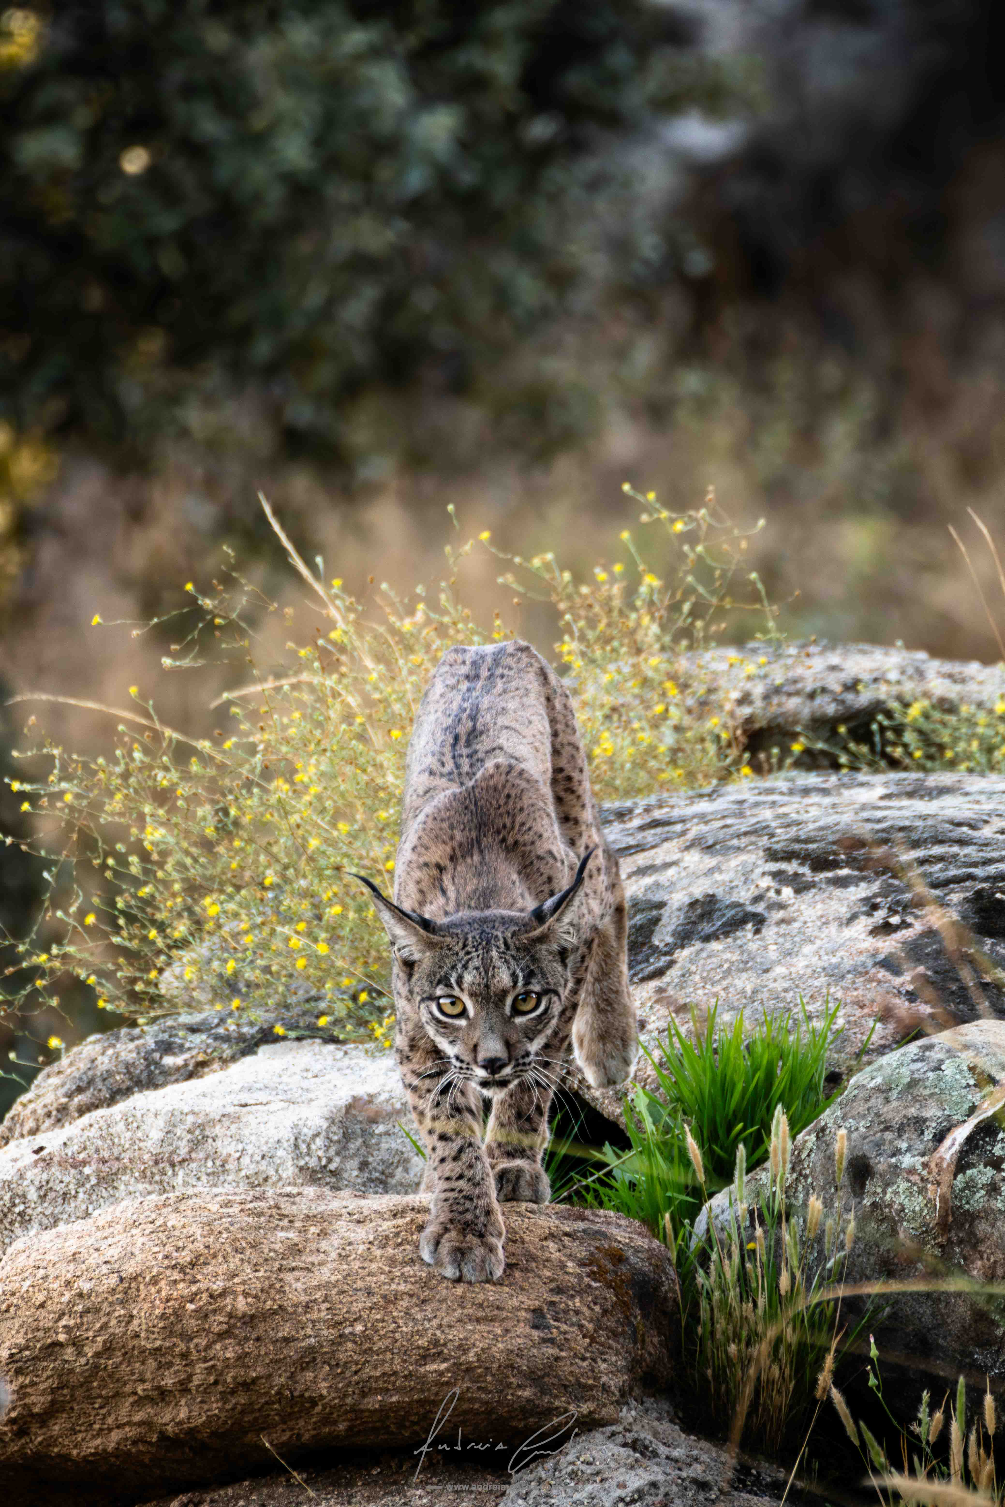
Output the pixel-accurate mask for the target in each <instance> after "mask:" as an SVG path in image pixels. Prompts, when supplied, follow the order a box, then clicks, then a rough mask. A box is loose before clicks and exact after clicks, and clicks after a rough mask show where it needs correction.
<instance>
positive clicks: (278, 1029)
mask: <svg viewBox="0 0 1005 1507" xmlns="http://www.w3.org/2000/svg"><path fill="white" fill-rule="evenodd" d="M272 1029H273V1031H274V1032H275V1033H276V1035H277V1036H285V1035H286V1027H285V1026H273V1027H272Z"/></svg>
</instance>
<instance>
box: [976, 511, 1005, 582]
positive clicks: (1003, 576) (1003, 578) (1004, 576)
mask: <svg viewBox="0 0 1005 1507" xmlns="http://www.w3.org/2000/svg"><path fill="white" fill-rule="evenodd" d="M967 512H968V513H969V514H970V516H971V518H972V519H973V520H974V522H975V523H976V525H977V527H978V528H979V529H980V531H981V533H982V534H983V535H984V538H985V540H986V541H987V546H988V549H989V550H990V551H991V558H992V560H993V561H994V562H995V566H996V567H997V570H998V585H999V586H1000V587H1001V589H1002V596H1003V597H1005V570H1003V569H1002V562H1001V560H1000V559H999V558H998V551H997V549H996V548H995V541H994V540H993V539H992V537H991V534H990V532H989V530H988V526H987V524H986V523H985V522H984V519H983V518H981V517H979V515H978V514H977V513H975V512H974V510H973V508H967Z"/></svg>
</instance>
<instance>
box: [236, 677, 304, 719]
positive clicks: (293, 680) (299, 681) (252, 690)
mask: <svg viewBox="0 0 1005 1507" xmlns="http://www.w3.org/2000/svg"><path fill="white" fill-rule="evenodd" d="M317 678H318V677H317V676H316V675H285V676H283V678H282V679H280V680H256V681H255V682H254V683H253V684H252V685H242V686H237V687H236V688H235V689H234V690H233V691H224V693H223V695H222V696H217V698H216V700H215V701H211V702H210V703H209V709H210V711H211V712H215V711H216V708H217V707H218V706H223V705H225V703H226V702H228V701H232V700H233V699H234V697H235V696H255V695H257V694H258V693H259V692H260V691H278V690H281V689H282V687H283V686H284V685H308V684H314V683H315V682H316V681H317Z"/></svg>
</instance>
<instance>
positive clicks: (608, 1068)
mask: <svg viewBox="0 0 1005 1507" xmlns="http://www.w3.org/2000/svg"><path fill="white" fill-rule="evenodd" d="M573 1047H574V1050H575V1054H576V1061H577V1062H578V1063H579V1067H580V1070H581V1071H582V1074H583V1077H584V1078H585V1079H586V1081H587V1083H588V1084H589V1085H590V1087H591V1088H616V1087H617V1086H618V1084H620V1083H625V1082H627V1080H628V1079H629V1078H630V1077H631V1076H632V1074H633V1073H634V1071H635V1063H636V1061H637V1060H638V1055H639V1041H638V1037H637V1036H636V1035H635V1033H634V1031H633V1032H632V1035H631V1037H630V1038H628V1039H627V1040H622V1041H616V1042H614V1041H609V1040H608V1041H604V1040H602V1039H601V1040H598V1039H597V1038H596V1037H593V1038H591V1036H590V1034H589V1033H588V1032H583V1033H582V1034H581V1035H579V1034H578V1033H574V1039H573Z"/></svg>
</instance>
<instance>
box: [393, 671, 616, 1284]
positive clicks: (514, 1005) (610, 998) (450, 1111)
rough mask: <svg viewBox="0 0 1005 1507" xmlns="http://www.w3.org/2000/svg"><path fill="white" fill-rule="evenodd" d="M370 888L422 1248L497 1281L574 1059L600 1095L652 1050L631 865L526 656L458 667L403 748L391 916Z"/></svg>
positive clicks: (457, 1275) (576, 747)
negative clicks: (414, 1149) (642, 1019)
mask: <svg viewBox="0 0 1005 1507" xmlns="http://www.w3.org/2000/svg"><path fill="white" fill-rule="evenodd" d="M364 883H365V884H367V885H369V888H370V889H371V891H372V892H373V897H374V904H375V905H376V907H377V912H378V914H379V915H380V918H381V920H382V921H383V923H384V926H385V928H386V930H387V934H388V936H389V937H390V939H391V945H392V948H393V954H394V963H393V971H392V979H393V988H394V1002H395V1009H396V1012H397V1028H396V1036H395V1050H396V1054H397V1059H398V1066H399V1068H400V1070H401V1078H402V1082H403V1084H404V1086H405V1090H406V1092H407V1094H408V1097H409V1101H410V1103H411V1107H412V1113H413V1114H414V1116H415V1120H416V1123H417V1125H418V1127H419V1132H420V1134H421V1136H422V1139H423V1142H424V1144H425V1146H426V1150H427V1153H428V1159H427V1163H426V1177H425V1180H424V1184H423V1186H424V1187H426V1188H428V1189H429V1190H431V1191H432V1194H433V1199H432V1208H431V1211H430V1217H429V1223H428V1224H427V1225H426V1228H425V1230H424V1231H423V1233H422V1237H421V1240H420V1242H419V1251H420V1254H421V1256H422V1259H423V1260H424V1261H426V1262H428V1263H429V1265H430V1266H432V1267H434V1268H435V1269H436V1271H438V1272H439V1273H440V1274H441V1275H442V1276H444V1277H449V1278H451V1279H453V1280H455V1281H456V1280H458V1279H460V1280H461V1281H464V1282H486V1281H495V1280H497V1279H498V1278H499V1277H501V1276H502V1272H503V1267H504V1264H505V1262H504V1257H503V1241H504V1238H505V1229H504V1226H503V1221H502V1215H501V1213H500V1210H499V1205H500V1204H501V1203H505V1202H507V1201H512V1200H521V1201H524V1202H527V1203H547V1202H548V1199H549V1197H550V1191H551V1190H550V1188H549V1186H548V1178H547V1176H546V1174H545V1172H544V1169H543V1167H542V1166H541V1153H542V1151H543V1150H544V1146H545V1142H546V1140H547V1134H548V1106H549V1103H550V1101H551V1096H552V1089H553V1087H554V1085H555V1082H556V1079H557V1078H558V1076H559V1074H560V1073H561V1070H562V1068H563V1065H564V1064H565V1063H566V1062H567V1061H568V1059H569V1055H570V1047H571V1050H572V1051H573V1052H574V1053H575V1057H576V1061H577V1062H578V1063H579V1066H580V1068H581V1069H582V1071H583V1073H584V1074H585V1076H586V1077H587V1079H588V1080H589V1082H590V1083H592V1084H594V1085H595V1086H596V1087H602V1086H608V1085H612V1084H616V1083H622V1082H623V1081H624V1080H625V1079H626V1078H628V1077H629V1076H630V1074H631V1072H632V1069H633V1067H634V1065H635V1058H636V1054H637V1048H638V1042H637V1032H636V1020H635V1010H634V1007H633V1005H632V1000H631V995H630V993H629V989H628V967H627V958H626V950H625V946H626V935H627V921H626V913H625V897H624V892H623V890H622V887H621V877H620V874H619V872H618V863H617V859H616V858H615V856H614V854H613V853H612V852H611V850H610V849H609V848H608V846H607V844H606V842H605V841H604V838H603V835H602V834H601V832H600V828H599V824H598V821H597V813H596V807H595V805H594V801H593V795H592V792H591V790H590V782H589V776H588V774H587V769H586V759H585V756H584V753H583V748H582V744H581V743H580V740H579V734H578V732H577V729H576V719H575V714H574V712H573V709H572V702H571V701H570V699H569V695H568V692H567V691H566V690H565V688H564V686H563V685H562V683H561V681H560V680H559V679H558V677H557V676H556V675H555V673H554V671H553V670H552V669H551V668H550V666H549V665H547V664H546V663H545V661H544V660H543V659H542V658H541V657H540V655H539V654H537V653H536V652H535V650H534V649H532V648H531V647H530V645H529V644H524V643H520V642H514V643H506V644H499V645H495V646H493V647H491V648H475V649H461V648H455V649H450V650H448V652H447V653H446V654H444V656H443V658H442V659H441V660H440V663H439V665H438V666H437V668H436V671H435V673H434V675H433V678H432V680H431V681H430V683H429V687H428V689H427V691H426V694H425V696H424V697H423V699H422V704H421V706H420V707H419V712H418V716H417V718H416V723H415V730H414V732H413V734H412V739H411V742H410V744H409V747H408V759H407V763H406V767H405V793H404V800H403V804H402V818H401V840H400V842H399V844H398V852H397V859H396V863H395V893H394V902H393V903H392V902H391V901H390V900H387V899H386V898H385V897H384V896H383V895H382V894H381V893H380V891H379V890H377V889H376V887H375V886H374V885H372V884H370V881H369V880H364ZM486 1106H490V1112H489V1115H488V1125H487V1128H486V1129H485V1131H484V1143H483V1139H482V1135H483V1124H484V1114H485V1108H486Z"/></svg>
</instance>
